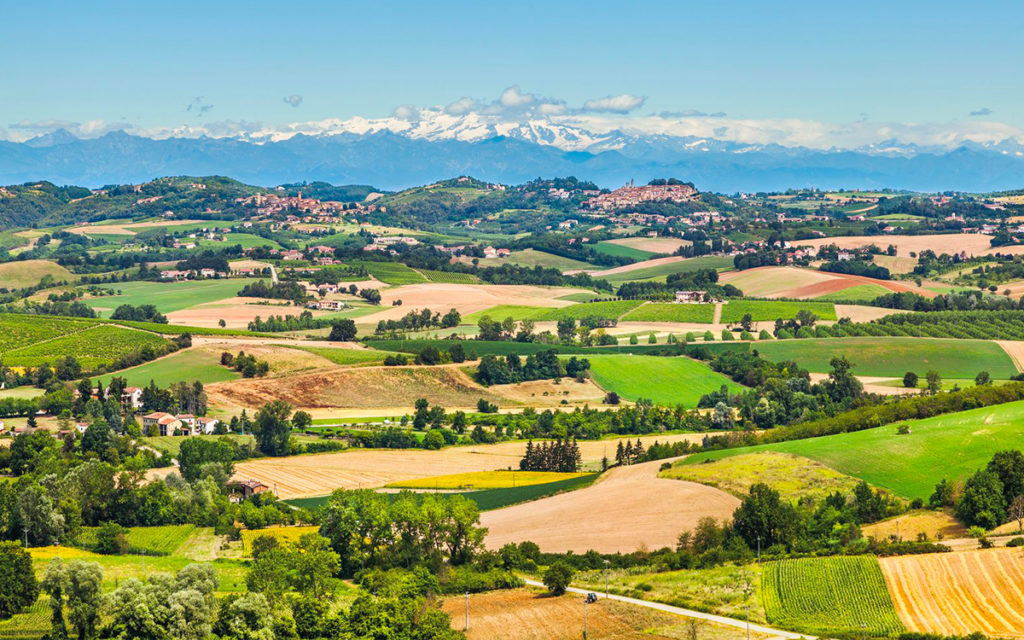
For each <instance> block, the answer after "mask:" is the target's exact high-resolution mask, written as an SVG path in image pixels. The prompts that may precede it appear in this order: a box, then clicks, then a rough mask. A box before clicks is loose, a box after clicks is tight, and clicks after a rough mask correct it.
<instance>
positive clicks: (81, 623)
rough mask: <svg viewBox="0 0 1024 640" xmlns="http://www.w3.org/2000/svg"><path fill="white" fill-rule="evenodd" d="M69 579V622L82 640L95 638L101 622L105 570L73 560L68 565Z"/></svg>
mask: <svg viewBox="0 0 1024 640" xmlns="http://www.w3.org/2000/svg"><path fill="white" fill-rule="evenodd" d="M67 578H68V579H67V585H66V587H65V593H66V594H67V598H68V602H67V611H68V622H70V623H71V626H72V627H74V628H75V633H77V634H78V637H79V638H80V639H81V640H86V639H87V638H95V637H96V625H97V624H98V623H99V621H100V604H101V589H102V587H103V570H102V569H100V565H99V563H96V562H85V561H84V560H73V561H71V562H69V563H68V569H67Z"/></svg>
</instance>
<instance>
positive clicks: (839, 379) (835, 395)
mask: <svg viewBox="0 0 1024 640" xmlns="http://www.w3.org/2000/svg"><path fill="white" fill-rule="evenodd" d="M829 364H830V365H831V366H832V371H831V372H830V373H829V374H828V380H826V381H825V382H824V383H822V384H823V385H824V387H825V390H826V392H827V393H828V395H829V397H830V398H832V400H833V401H835V402H843V401H846V400H852V399H854V398H858V397H860V395H861V393H863V391H864V385H863V384H861V382H860V380H858V379H857V377H856V376H855V375H853V372H852V369H853V364H852V363H851V362H850V361H849V360H848V359H847V358H846V356H840V357H835V358H832V360H831V361H830V362H829Z"/></svg>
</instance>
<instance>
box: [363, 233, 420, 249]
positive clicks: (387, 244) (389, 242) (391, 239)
mask: <svg viewBox="0 0 1024 640" xmlns="http://www.w3.org/2000/svg"><path fill="white" fill-rule="evenodd" d="M419 243H420V241H419V240H417V239H416V238H410V237H409V236H376V237H374V239H373V242H371V243H370V244H368V245H366V246H365V247H363V251H391V247H393V246H394V245H397V244H404V245H406V246H409V247H415V246H416V245H418V244H419Z"/></svg>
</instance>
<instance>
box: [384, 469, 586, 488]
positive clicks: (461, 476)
mask: <svg viewBox="0 0 1024 640" xmlns="http://www.w3.org/2000/svg"><path fill="white" fill-rule="evenodd" d="M583 475H586V474H582V473H558V472H554V471H475V472H470V473H453V474H451V475H447V476H434V477H433V478H419V479H417V480H403V481H401V482H395V483H392V484H389V485H388V487H391V488H396V489H470V488H472V489H510V488H513V487H526V486H530V485H535V484H547V483H549V482H558V481H560V480H569V479H571V478H578V477H580V476H583Z"/></svg>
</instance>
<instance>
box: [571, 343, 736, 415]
mask: <svg viewBox="0 0 1024 640" xmlns="http://www.w3.org/2000/svg"><path fill="white" fill-rule="evenodd" d="M587 359H588V360H589V361H590V369H591V372H592V373H593V375H594V380H595V381H596V382H597V383H598V384H599V385H601V387H602V388H604V389H605V390H606V391H614V392H616V393H618V394H619V395H620V396H621V397H622V398H624V399H626V400H637V399H638V398H648V399H650V400H653V401H654V402H655V403H657V404H668V405H677V404H681V405H685V406H687V407H696V406H697V402H698V401H699V400H700V397H701V396H702V395H704V394H706V393H710V392H712V391H718V389H719V388H721V387H722V385H725V386H727V387H729V388H730V389H731V390H733V391H739V390H741V389H743V387H742V386H740V385H738V384H736V383H735V382H733V381H732V380H730V379H729V378H727V377H725V376H723V375H722V374H720V373H716V372H714V371H712V370H711V369H709V368H708V367H706V366H705V365H704V364H703V363H701V362H698V361H696V360H691V359H690V358H685V357H677V358H666V357H657V356H631V355H625V356H622V355H591V354H587Z"/></svg>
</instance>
